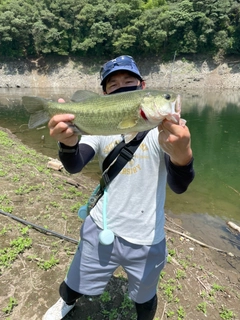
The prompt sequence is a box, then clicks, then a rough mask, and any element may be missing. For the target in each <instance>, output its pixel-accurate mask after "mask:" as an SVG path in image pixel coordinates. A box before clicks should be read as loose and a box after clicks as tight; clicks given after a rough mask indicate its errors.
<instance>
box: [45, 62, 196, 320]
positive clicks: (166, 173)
mask: <svg viewBox="0 0 240 320" xmlns="http://www.w3.org/2000/svg"><path fill="white" fill-rule="evenodd" d="M100 76H101V85H102V88H103V92H104V94H117V93H118V92H122V91H130V90H140V89H144V88H145V82H144V80H143V78H142V76H141V74H140V72H139V70H138V68H137V66H136V63H135V62H134V60H133V59H132V57H130V56H120V57H117V58H116V59H113V60H110V61H108V62H107V63H105V65H104V66H103V67H102V69H101V71H100ZM73 120H74V116H73V115H71V114H64V115H56V116H54V117H53V118H52V119H51V120H50V121H49V129H50V135H51V136H52V137H53V138H54V139H56V140H57V141H59V146H60V151H59V156H60V159H61V161H62V163H63V165H64V166H65V168H66V169H67V170H68V171H69V172H70V173H77V172H79V171H81V170H82V168H83V167H84V166H85V165H86V164H87V163H88V162H89V161H90V160H91V159H92V158H93V157H94V156H95V155H98V157H99V162H100V167H101V165H102V162H103V160H104V158H105V157H106V156H107V154H108V153H109V151H110V150H111V149H112V148H113V146H114V145H116V144H117V143H118V142H120V141H121V140H122V139H123V138H122V137H121V135H119V136H118V135H117V136H82V137H81V140H80V142H79V141H78V140H79V138H78V136H77V135H76V134H74V132H73V131H72V129H71V127H69V126H68V124H67V123H69V121H73ZM193 177H194V170H193V158H192V149H191V142H190V132H189V130H188V128H187V126H181V125H179V124H176V123H172V122H170V121H167V120H165V121H163V123H162V124H160V125H159V126H158V128H154V129H152V130H150V131H149V132H148V134H147V135H146V137H145V138H144V140H143V141H142V143H141V145H140V146H139V147H138V149H137V150H136V152H135V154H134V158H133V159H132V160H131V163H128V164H127V165H126V166H125V168H124V169H123V170H122V171H121V172H120V173H119V174H118V175H117V177H115V179H114V180H113V181H112V182H111V183H110V185H109V186H108V207H107V224H108V229H109V230H111V231H112V232H113V233H114V240H113V243H111V244H109V245H104V244H102V243H101V242H100V241H99V234H100V232H101V231H102V229H103V218H102V210H103V197H102V198H101V199H100V200H99V201H98V202H97V204H96V206H95V207H94V208H93V209H92V210H91V211H90V215H89V216H88V217H87V218H86V220H85V221H84V223H83V225H82V228H81V232H80V236H81V241H80V244H79V246H78V249H77V252H76V254H75V256H74V259H73V262H72V264H71V266H70V268H69V271H68V274H67V276H66V278H65V280H64V281H63V282H62V284H61V285H60V296H61V298H60V299H59V300H58V301H57V303H56V304H55V305H53V306H52V307H51V308H50V309H49V310H48V311H47V312H46V314H45V315H44V317H43V320H50V319H51V320H58V319H62V318H63V317H64V316H65V315H66V314H67V313H68V312H69V311H70V310H71V309H72V308H73V307H74V305H75V302H76V300H77V299H78V298H80V297H81V296H82V295H83V294H85V295H100V294H101V293H102V292H103V291H104V288H105V286H106V284H107V282H108V281H109V279H110V277H111V275H112V274H113V272H114V270H115V269H116V268H117V267H118V266H120V265H121V266H122V267H123V268H124V270H125V271H126V273H127V276H128V283H129V296H130V298H131V299H132V300H133V301H134V302H135V305H136V311H137V319H138V320H152V319H154V315H155V312H156V309H157V295H156V290H157V284H158V279H159V274H160V272H161V270H162V269H163V267H164V265H165V262H166V256H167V253H166V252H167V250H166V241H165V233H164V203H165V192H166V191H165V189H166V182H168V184H169V186H170V188H171V189H172V190H173V191H175V192H176V193H182V192H184V191H186V189H187V187H188V185H189V184H190V182H191V181H192V179H193Z"/></svg>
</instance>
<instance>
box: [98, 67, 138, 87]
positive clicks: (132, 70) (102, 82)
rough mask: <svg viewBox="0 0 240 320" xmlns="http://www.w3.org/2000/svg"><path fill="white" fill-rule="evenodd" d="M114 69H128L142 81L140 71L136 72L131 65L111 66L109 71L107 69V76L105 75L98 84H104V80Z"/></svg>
mask: <svg viewBox="0 0 240 320" xmlns="http://www.w3.org/2000/svg"><path fill="white" fill-rule="evenodd" d="M116 71H128V72H131V73H132V74H134V75H135V76H136V77H137V78H139V79H140V80H141V81H143V79H142V76H141V75H140V73H137V72H135V71H134V68H132V67H131V66H114V68H112V70H111V71H109V73H108V74H107V76H105V78H104V79H103V80H102V81H101V83H100V85H101V86H102V85H103V84H104V82H106V80H107V78H108V77H109V76H110V75H111V74H113V73H114V72H116Z"/></svg>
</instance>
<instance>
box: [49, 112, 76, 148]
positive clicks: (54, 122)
mask: <svg viewBox="0 0 240 320" xmlns="http://www.w3.org/2000/svg"><path fill="white" fill-rule="evenodd" d="M74 118H75V116H74V115H73V114H58V115H55V116H53V117H52V118H51V119H50V121H49V123H48V128H49V130H50V136H51V137H52V138H54V139H55V140H57V141H59V142H61V143H63V144H65V145H66V146H69V147H73V146H75V145H76V144H77V143H78V140H79V139H78V135H77V134H76V133H74V131H73V129H72V128H71V127H70V126H68V123H69V122H72V121H73V120H74Z"/></svg>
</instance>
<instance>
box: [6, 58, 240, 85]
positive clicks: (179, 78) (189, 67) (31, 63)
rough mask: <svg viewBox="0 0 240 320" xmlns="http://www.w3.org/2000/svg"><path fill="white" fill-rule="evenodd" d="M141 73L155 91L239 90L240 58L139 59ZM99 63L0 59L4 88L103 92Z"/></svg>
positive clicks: (78, 60)
mask: <svg viewBox="0 0 240 320" xmlns="http://www.w3.org/2000/svg"><path fill="white" fill-rule="evenodd" d="M135 60H136V62H137V64H138V66H139V69H140V72H141V74H142V76H143V78H144V80H146V83H147V86H148V87H151V88H163V89H165V90H169V89H171V90H179V89H180V90H183V91H186V90H195V89H198V90H199V89H201V90H218V91H221V90H223V89H224V90H228V89H229V90H239V89H240V58H239V57H238V56H236V57H234V56H233V57H229V58H226V59H225V60H224V61H222V62H221V63H219V64H216V63H215V62H214V61H213V60H212V59H211V58H209V57H207V56H187V57H186V58H185V57H180V58H177V59H176V60H175V61H174V62H168V63H164V62H163V61H162V60H161V59H160V58H159V57H150V58H149V59H146V58H144V59H138V58H137V57H136V59H135ZM104 62H105V61H101V62H99V63H98V64H96V62H92V61H91V60H90V59H86V58H76V57H53V56H48V57H45V58H44V57H38V58H22V59H20V58H19V59H15V60H13V59H12V60H10V59H3V58H1V59H0V88H22V89H23V88H73V89H74V88H78V89H86V90H92V91H98V90H101V87H100V85H99V82H100V79H99V70H100V67H101V65H102V63H104Z"/></svg>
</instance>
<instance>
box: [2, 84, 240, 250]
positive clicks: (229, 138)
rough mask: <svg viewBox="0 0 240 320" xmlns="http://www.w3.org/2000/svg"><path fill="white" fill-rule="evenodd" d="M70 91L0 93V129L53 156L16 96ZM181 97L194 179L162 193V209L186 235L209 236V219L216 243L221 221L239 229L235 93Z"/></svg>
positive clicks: (238, 106) (239, 108)
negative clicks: (187, 185)
mask: <svg viewBox="0 0 240 320" xmlns="http://www.w3.org/2000/svg"><path fill="white" fill-rule="evenodd" d="M74 91H75V90H74V89H71V90H67V89H63V90H59V89H55V90H52V89H48V90H46V89H44V90H40V89H24V90H21V89H20V90H9V89H0V126H2V127H7V128H9V129H10V130H11V131H12V132H13V133H15V134H16V135H17V136H18V137H19V138H20V139H21V140H22V141H23V143H25V144H27V145H29V146H31V147H33V148H34V149H36V150H37V151H38V152H42V153H43V154H45V155H48V156H51V157H54V158H56V157H57V156H58V155H57V147H56V142H55V141H54V140H53V139H52V138H50V137H49V133H48V129H47V128H46V127H45V128H42V129H41V130H31V131H29V130H28V127H27V122H28V115H27V113H26V112H25V110H24V109H23V107H22V106H21V97H22V96H23V95H39V96H42V97H46V98H51V99H53V100H57V98H59V97H63V98H64V99H66V100H69V99H70V97H71V96H72V94H73V92H74ZM182 97H183V107H182V109H183V110H182V116H183V118H185V119H186V120H187V124H188V127H189V128H190V131H191V134H192V147H193V151H194V158H195V160H194V161H195V170H196V178H195V180H194V182H193V183H192V185H191V186H190V188H189V190H188V192H186V193H185V194H182V195H176V194H174V193H173V192H171V190H169V189H168V190H167V201H166V210H168V211H171V212H172V214H174V215H176V214H177V215H181V217H182V218H183V220H184V223H185V224H188V225H189V227H190V228H193V230H190V231H192V232H193V233H195V234H196V235H197V234H199V235H201V236H204V234H205V235H207V234H209V230H207V229H206V223H208V222H209V221H208V219H209V217H211V218H212V220H211V221H212V223H211V226H213V227H214V225H215V226H216V229H215V230H214V232H213V234H214V233H215V240H216V239H218V240H219V239H220V238H221V232H222V230H225V231H226V232H229V231H227V228H226V224H225V222H226V221H228V220H231V221H233V222H235V223H237V224H238V225H240V178H239V176H240V167H239V162H240V148H239V147H240V130H239V122H240V121H239V120H240V94H238V93H237V92H230V91H223V92H217V93H216V92H215V93H213V92H201V93H198V92H184V93H183V94H182ZM43 136H44V140H43V139H42V137H43ZM84 172H85V174H87V175H91V177H93V178H96V179H97V178H98V177H99V168H98V163H97V161H96V160H94V161H93V162H92V163H91V164H89V165H88V166H87V167H86V168H85V170H84ZM207 217H208V218H207ZM207 221H208V222H207ZM204 224H205V226H204ZM194 226H195V228H194ZM199 226H201V228H199ZM200 230H201V231H200ZM227 237H228V239H230V237H229V236H227ZM215 240H212V241H213V242H214V241H215ZM236 241H237V244H235V245H232V246H233V247H234V248H233V249H236V250H237V251H238V252H239V241H240V240H239V239H236ZM232 242H233V243H234V241H232ZM224 246H225V243H224ZM223 249H224V248H223ZM232 251H234V250H232Z"/></svg>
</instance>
